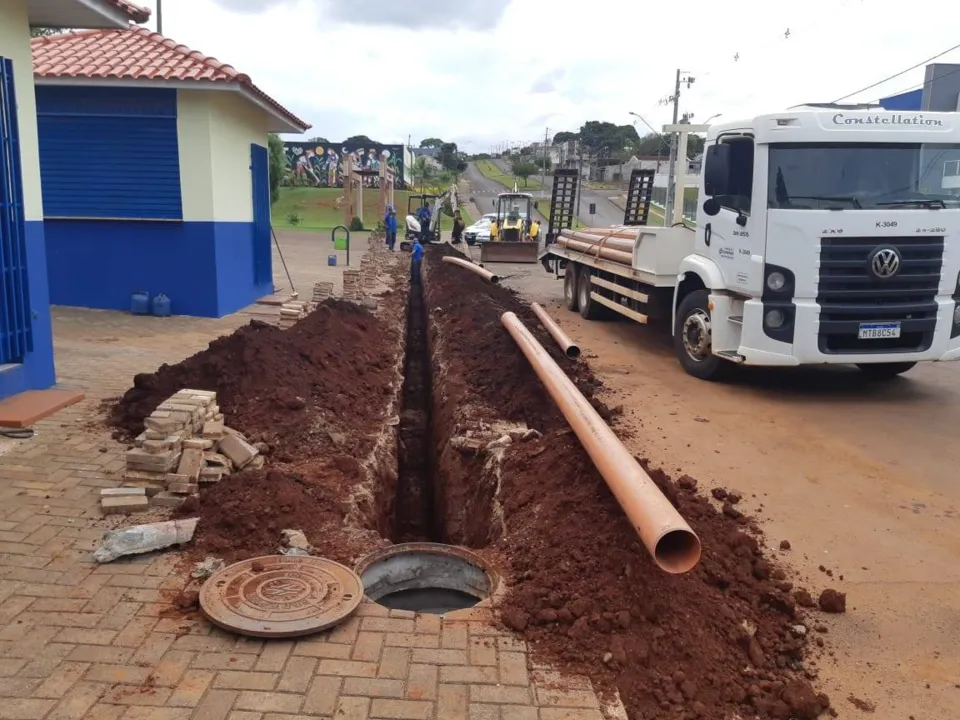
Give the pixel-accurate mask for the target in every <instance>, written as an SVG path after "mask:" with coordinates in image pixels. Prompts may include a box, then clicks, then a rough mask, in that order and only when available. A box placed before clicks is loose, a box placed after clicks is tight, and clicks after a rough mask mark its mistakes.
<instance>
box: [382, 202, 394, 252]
mask: <svg viewBox="0 0 960 720" xmlns="http://www.w3.org/2000/svg"><path fill="white" fill-rule="evenodd" d="M383 228H384V230H385V231H386V233H387V238H386V240H387V247H388V248H390V250H393V246H394V245H396V244H397V211H396V209H395V208H394V207H393V205H387V214H386V215H384V217H383Z"/></svg>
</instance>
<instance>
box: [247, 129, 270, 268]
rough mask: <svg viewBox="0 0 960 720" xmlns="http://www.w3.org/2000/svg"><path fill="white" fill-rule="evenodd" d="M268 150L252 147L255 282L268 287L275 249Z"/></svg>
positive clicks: (259, 146)
mask: <svg viewBox="0 0 960 720" xmlns="http://www.w3.org/2000/svg"><path fill="white" fill-rule="evenodd" d="M269 165H270V163H269V159H268V155H267V149H266V148H265V147H263V146H261V145H256V144H253V145H251V146H250V172H251V173H252V179H253V281H254V282H255V283H256V284H257V285H266V284H267V283H269V282H270V281H271V280H273V267H272V266H273V257H272V250H273V248H272V247H271V245H270V167H269Z"/></svg>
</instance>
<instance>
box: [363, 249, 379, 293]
mask: <svg viewBox="0 0 960 720" xmlns="http://www.w3.org/2000/svg"><path fill="white" fill-rule="evenodd" d="M360 279H361V283H362V286H363V294H364V295H372V294H373V291H374V290H376V288H377V266H376V261H375V259H374V256H373V255H372V254H370V253H367V254H365V255H364V256H363V257H362V258H360Z"/></svg>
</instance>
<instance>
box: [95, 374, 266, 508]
mask: <svg viewBox="0 0 960 720" xmlns="http://www.w3.org/2000/svg"><path fill="white" fill-rule="evenodd" d="M144 427H145V430H144V432H143V433H142V434H141V435H139V436H138V437H137V438H136V440H135V441H134V443H135V447H134V448H132V449H130V450H128V451H127V469H126V472H125V473H124V479H123V485H124V487H120V488H109V489H104V490H102V491H101V493H100V505H101V508H102V510H103V512H104V513H105V514H111V513H129V512H136V511H138V510H146V509H147V508H148V507H149V506H150V505H158V506H163V507H179V506H180V505H181V504H183V502H184V501H185V500H186V499H187V498H188V497H190V496H191V495H196V494H197V492H198V491H199V486H200V485H202V484H206V483H215V482H219V481H220V480H221V479H222V478H223V476H224V475H226V474H229V473H230V472H233V471H234V470H243V469H246V468H248V467H261V466H262V465H263V457H262V456H260V454H259V451H258V450H257V448H255V447H253V446H252V445H251V444H250V443H249V442H247V440H246V438H244V437H243V436H242V435H240V433H238V432H236V431H235V430H231V429H230V428H228V427H226V426H225V425H224V424H223V415H222V414H221V413H220V408H219V407H218V406H217V396H216V393H214V392H210V391H207V390H181V391H180V392H178V393H176V394H175V395H173V396H171V397H170V399H168V400H167V401H166V402H164V403H163V404H161V405H160V406H159V407H158V408H157V409H156V410H155V411H154V412H153V414H151V415H150V417H148V418H146V420H144Z"/></svg>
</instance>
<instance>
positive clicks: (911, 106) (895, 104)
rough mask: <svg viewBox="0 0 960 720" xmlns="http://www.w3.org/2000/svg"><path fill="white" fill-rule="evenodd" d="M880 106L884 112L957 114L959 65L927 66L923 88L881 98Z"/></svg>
mask: <svg viewBox="0 0 960 720" xmlns="http://www.w3.org/2000/svg"><path fill="white" fill-rule="evenodd" d="M880 106H881V107H882V108H883V109H884V110H912V111H914V112H917V111H927V112H957V111H958V110H960V65H957V64H946V63H931V64H930V65H927V67H926V70H925V72H924V75H923V87H921V88H917V89H915V90H908V91H907V92H904V93H900V94H899V95H892V96H890V97H886V98H882V99H881V100H880Z"/></svg>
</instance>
